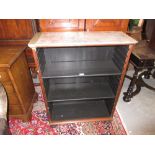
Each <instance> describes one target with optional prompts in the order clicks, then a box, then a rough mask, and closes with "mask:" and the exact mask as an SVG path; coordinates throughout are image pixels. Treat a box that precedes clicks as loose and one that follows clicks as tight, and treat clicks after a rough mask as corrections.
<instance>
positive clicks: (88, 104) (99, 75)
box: [29, 32, 136, 123]
mask: <svg viewBox="0 0 155 155" xmlns="http://www.w3.org/2000/svg"><path fill="white" fill-rule="evenodd" d="M55 34H57V37H56V36H55ZM66 34H68V37H67V35H66ZM77 34H78V35H77ZM90 34H91V38H89V37H90V36H87V35H90ZM64 35H65V37H64ZM93 37H94V38H93ZM107 37H108V38H109V39H107ZM110 37H111V38H110ZM116 37H118V38H116ZM57 38H58V39H57ZM65 38H67V42H65ZM73 38H74V39H73ZM104 38H106V39H104ZM84 39H85V40H84ZM86 39H87V40H86ZM119 39H120V41H119ZM123 39H124V40H123ZM82 41H85V42H84V44H83V42H82ZM94 41H95V43H94ZM61 43H62V44H61ZM135 43H136V41H135V40H134V39H132V38H130V37H128V36H127V35H125V34H124V33H122V32H113V33H112V32H111V33H110V32H101V33H100V32H70V33H64V32H63V33H62V32H60V33H52V32H51V33H40V34H39V35H38V34H37V35H36V36H35V37H34V38H33V39H32V40H31V42H30V43H29V46H30V47H31V48H32V49H33V54H34V58H35V61H36V63H37V66H38V68H37V69H38V74H39V78H40V83H41V86H42V89H43V93H44V97H45V101H46V102H47V104H46V105H47V109H48V112H49V117H50V120H51V122H52V123H60V122H66V121H70V122H72V121H75V120H76V121H82V120H84V121H86V120H98V119H99V120H100V119H103V120H104V119H112V116H113V112H114V109H115V106H116V103H117V100H118V97H119V93H120V90H121V87H122V84H123V79H124V75H125V72H126V68H127V65H128V60H129V57H130V54H131V50H132V48H131V46H130V48H129V45H130V44H131V45H133V44H135Z"/></svg>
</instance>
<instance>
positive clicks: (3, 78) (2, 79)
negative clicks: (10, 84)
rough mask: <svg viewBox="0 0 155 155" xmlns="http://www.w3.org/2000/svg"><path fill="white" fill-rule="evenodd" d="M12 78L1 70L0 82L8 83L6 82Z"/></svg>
mask: <svg viewBox="0 0 155 155" xmlns="http://www.w3.org/2000/svg"><path fill="white" fill-rule="evenodd" d="M9 80H10V78H9V75H8V73H7V72H6V71H4V70H2V71H1V70H0V82H6V81H9Z"/></svg>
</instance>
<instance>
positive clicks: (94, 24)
mask: <svg viewBox="0 0 155 155" xmlns="http://www.w3.org/2000/svg"><path fill="white" fill-rule="evenodd" d="M128 22H129V20H128V19H88V20H86V30H87V31H124V32H126V31H127V28H128Z"/></svg>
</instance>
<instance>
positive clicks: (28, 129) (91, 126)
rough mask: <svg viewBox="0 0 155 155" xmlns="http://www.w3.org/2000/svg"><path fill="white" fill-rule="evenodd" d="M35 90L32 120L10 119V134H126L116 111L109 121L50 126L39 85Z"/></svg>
mask: <svg viewBox="0 0 155 155" xmlns="http://www.w3.org/2000/svg"><path fill="white" fill-rule="evenodd" d="M36 91H37V92H38V94H39V98H38V102H36V103H35V104H34V106H33V112H32V120H31V121H30V122H22V120H19V119H10V120H9V127H10V131H11V133H12V135H126V131H125V129H124V127H123V125H122V122H121V120H120V117H119V115H118V113H117V111H115V113H114V118H113V121H111V122H110V121H98V122H87V123H70V124H63V125H55V126H50V125H49V122H48V119H47V115H46V111H45V104H44V102H43V100H42V95H41V90H40V87H36Z"/></svg>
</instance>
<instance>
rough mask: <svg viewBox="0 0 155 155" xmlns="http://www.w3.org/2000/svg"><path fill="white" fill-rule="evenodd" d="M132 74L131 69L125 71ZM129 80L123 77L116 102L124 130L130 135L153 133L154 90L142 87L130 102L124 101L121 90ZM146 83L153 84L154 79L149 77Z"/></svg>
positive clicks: (154, 113)
mask: <svg viewBox="0 0 155 155" xmlns="http://www.w3.org/2000/svg"><path fill="white" fill-rule="evenodd" d="M132 74H133V70H129V71H128V72H127V75H132ZM144 81H146V80H144ZM129 82H130V80H129V79H127V78H125V81H124V85H123V88H122V91H121V95H120V98H119V101H118V104H117V110H118V113H119V114H120V117H121V119H122V121H123V124H124V126H125V128H126V131H127V133H128V134H130V135H155V92H154V91H151V90H149V89H147V88H142V90H141V92H140V93H139V94H138V95H137V96H135V97H134V98H132V99H131V101H130V102H124V101H123V92H125V91H126V90H127V88H128V85H129ZM147 83H148V84H150V85H152V86H155V79H149V80H147Z"/></svg>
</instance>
